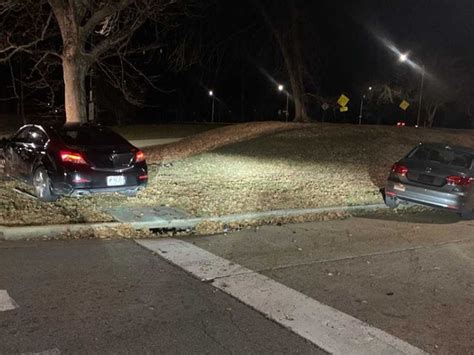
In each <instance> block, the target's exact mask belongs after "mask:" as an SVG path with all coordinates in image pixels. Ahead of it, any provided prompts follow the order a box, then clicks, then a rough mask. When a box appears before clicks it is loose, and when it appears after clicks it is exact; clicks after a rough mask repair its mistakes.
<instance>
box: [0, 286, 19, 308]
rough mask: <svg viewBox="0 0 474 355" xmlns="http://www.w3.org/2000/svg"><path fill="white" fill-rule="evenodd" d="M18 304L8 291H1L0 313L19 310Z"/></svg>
mask: <svg viewBox="0 0 474 355" xmlns="http://www.w3.org/2000/svg"><path fill="white" fill-rule="evenodd" d="M18 307H19V306H18V304H17V303H16V302H15V301H14V300H13V299H12V298H11V297H10V296H9V295H8V292H7V291H6V290H0V312H5V311H11V310H13V309H15V308H18Z"/></svg>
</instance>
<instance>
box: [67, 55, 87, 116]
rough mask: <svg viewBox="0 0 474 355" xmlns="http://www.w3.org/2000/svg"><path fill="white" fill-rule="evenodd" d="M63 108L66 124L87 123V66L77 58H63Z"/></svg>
mask: <svg viewBox="0 0 474 355" xmlns="http://www.w3.org/2000/svg"><path fill="white" fill-rule="evenodd" d="M63 74H64V108H65V112H66V122H67V123H83V122H86V121H87V113H86V105H87V102H86V87H85V80H86V74H87V64H86V63H85V62H84V61H82V60H81V59H80V57H78V56H72V57H66V56H65V57H64V59H63Z"/></svg>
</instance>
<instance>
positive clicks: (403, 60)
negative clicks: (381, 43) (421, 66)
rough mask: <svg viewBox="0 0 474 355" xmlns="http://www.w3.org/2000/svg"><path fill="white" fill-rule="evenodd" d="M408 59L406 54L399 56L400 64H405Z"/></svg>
mask: <svg viewBox="0 0 474 355" xmlns="http://www.w3.org/2000/svg"><path fill="white" fill-rule="evenodd" d="M407 59H408V54H406V53H402V54H400V62H406V61H407Z"/></svg>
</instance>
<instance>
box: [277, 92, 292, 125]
mask: <svg viewBox="0 0 474 355" xmlns="http://www.w3.org/2000/svg"><path fill="white" fill-rule="evenodd" d="M284 89H285V87H284V86H283V85H281V84H280V85H278V91H280V92H282V91H283V90H284ZM285 94H286V110H285V122H288V116H289V112H288V109H289V108H290V93H289V92H288V91H286V92H285Z"/></svg>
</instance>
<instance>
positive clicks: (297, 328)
mask: <svg viewBox="0 0 474 355" xmlns="http://www.w3.org/2000/svg"><path fill="white" fill-rule="evenodd" d="M137 243H138V244H140V245H142V246H143V247H145V248H147V249H149V250H151V251H153V252H155V253H157V254H159V255H160V256H162V257H163V258H165V259H167V260H168V261H170V262H172V263H173V264H175V265H177V266H179V267H181V268H182V269H184V270H185V271H187V272H189V273H191V274H192V275H194V276H195V277H197V278H199V279H201V280H203V281H208V282H210V283H211V284H212V285H213V286H214V287H216V288H218V289H220V290H222V291H224V292H226V293H228V294H229V295H231V296H233V297H235V298H237V299H238V300H240V301H241V302H243V303H245V304H247V305H248V306H250V307H252V308H254V309H255V310H257V311H259V312H261V313H263V314H264V315H265V316H266V317H268V318H270V319H272V320H274V321H275V322H277V323H279V324H281V325H283V326H285V327H286V328H288V329H290V330H291V331H293V332H294V333H296V334H298V335H300V336H301V337H303V338H305V339H307V340H309V341H310V342H312V343H313V344H315V345H317V346H318V347H320V348H321V349H323V350H325V351H328V352H330V353H332V354H425V352H424V351H422V350H421V349H418V348H416V347H414V346H413V345H410V344H408V343H407V342H405V341H403V340H401V339H399V338H397V337H395V336H392V335H390V334H388V333H386V332H384V331H382V330H380V329H378V328H375V327H372V326H370V325H368V324H366V323H364V322H362V321H360V320H358V319H356V318H354V317H352V316H350V315H348V314H345V313H343V312H340V311H338V310H336V309H334V308H332V307H329V306H327V305H324V304H322V303H320V302H318V301H316V300H314V299H312V298H310V297H308V296H305V295H304V294H302V293H300V292H298V291H295V290H293V289H291V288H289V287H287V286H285V285H283V284H281V283H279V282H276V281H274V280H272V279H270V278H268V277H266V276H263V275H260V274H258V273H257V272H254V271H252V270H250V269H247V268H245V267H243V266H241V265H238V264H235V263H233V262H231V261H229V260H226V259H224V258H221V257H219V256H217V255H214V254H212V253H210V252H208V251H206V250H204V249H201V248H199V247H196V246H195V245H193V244H190V243H187V242H184V241H181V240H177V239H159V240H137Z"/></svg>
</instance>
